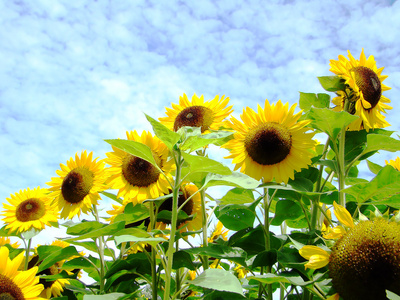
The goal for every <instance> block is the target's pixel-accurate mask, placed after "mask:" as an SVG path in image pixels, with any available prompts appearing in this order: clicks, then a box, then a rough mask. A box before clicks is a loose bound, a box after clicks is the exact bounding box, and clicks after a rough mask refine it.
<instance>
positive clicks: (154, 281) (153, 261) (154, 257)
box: [150, 201, 158, 299]
mask: <svg viewBox="0 0 400 300" xmlns="http://www.w3.org/2000/svg"><path fill="white" fill-rule="evenodd" d="M155 223H156V220H155V214H154V202H152V201H151V202H150V230H153V229H154V228H155ZM156 252H157V247H152V249H151V259H150V265H151V292H152V296H153V299H157V290H158V289H157V288H158V284H157V255H156Z"/></svg>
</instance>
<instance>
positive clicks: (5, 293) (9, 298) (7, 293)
mask: <svg viewBox="0 0 400 300" xmlns="http://www.w3.org/2000/svg"><path fill="white" fill-rule="evenodd" d="M0 300H25V297H24V294H23V293H22V291H21V289H20V288H19V287H18V285H16V284H15V283H14V282H13V281H12V280H11V279H10V278H8V277H7V276H4V275H2V274H0Z"/></svg>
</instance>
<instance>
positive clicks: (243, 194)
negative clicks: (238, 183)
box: [219, 188, 254, 205]
mask: <svg viewBox="0 0 400 300" xmlns="http://www.w3.org/2000/svg"><path fill="white" fill-rule="evenodd" d="M219 201H220V204H221V205H224V204H243V203H252V202H254V195H253V192H252V191H251V190H247V189H240V188H234V189H232V190H230V191H228V192H227V193H226V194H225V196H223V197H222V198H221V199H220V200H219Z"/></svg>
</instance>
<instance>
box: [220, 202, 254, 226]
mask: <svg viewBox="0 0 400 300" xmlns="http://www.w3.org/2000/svg"><path fill="white" fill-rule="evenodd" d="M215 216H216V217H217V218H218V219H219V220H220V221H221V223H222V224H223V225H224V226H225V227H226V228H227V229H230V230H235V231H238V230H241V229H245V228H247V227H253V224H254V220H255V214H254V211H252V210H251V209H249V208H248V207H245V206H242V205H239V204H228V205H223V206H218V207H217V209H216V210H215Z"/></svg>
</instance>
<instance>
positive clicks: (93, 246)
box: [71, 241, 114, 257]
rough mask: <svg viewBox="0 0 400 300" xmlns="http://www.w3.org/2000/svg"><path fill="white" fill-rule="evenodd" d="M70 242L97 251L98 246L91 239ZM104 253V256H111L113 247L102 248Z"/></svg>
mask: <svg viewBox="0 0 400 300" xmlns="http://www.w3.org/2000/svg"><path fill="white" fill-rule="evenodd" d="M71 244H73V245H76V246H81V247H83V248H85V249H86V250H89V251H93V252H97V251H98V249H99V247H98V245H97V244H96V243H95V242H93V241H85V242H77V241H72V242H71ZM104 255H106V256H111V257H112V256H113V255H114V250H113V249H108V248H106V249H104Z"/></svg>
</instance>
